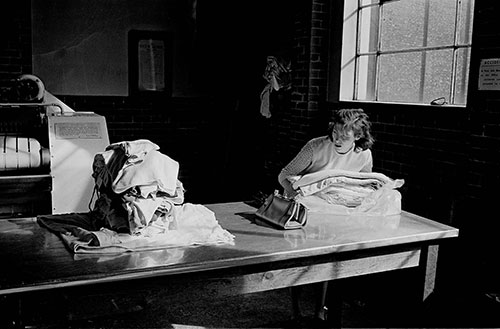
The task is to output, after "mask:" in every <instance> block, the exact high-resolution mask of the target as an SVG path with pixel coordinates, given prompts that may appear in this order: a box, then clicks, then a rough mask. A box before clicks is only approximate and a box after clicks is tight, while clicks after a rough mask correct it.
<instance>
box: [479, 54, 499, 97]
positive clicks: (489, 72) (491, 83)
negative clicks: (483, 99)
mask: <svg viewBox="0 0 500 329" xmlns="http://www.w3.org/2000/svg"><path fill="white" fill-rule="evenodd" d="M478 89H479V90H500V58H490V59H482V60H481V66H480V68H479V85H478Z"/></svg>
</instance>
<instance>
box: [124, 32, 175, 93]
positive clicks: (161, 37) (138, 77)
mask: <svg viewBox="0 0 500 329" xmlns="http://www.w3.org/2000/svg"><path fill="white" fill-rule="evenodd" d="M128 55H129V56H128V60H129V94H130V96H144V95H157V96H160V95H163V96H170V95H171V94H172V36H171V33H169V32H168V31H140V30H131V31H129V34H128Z"/></svg>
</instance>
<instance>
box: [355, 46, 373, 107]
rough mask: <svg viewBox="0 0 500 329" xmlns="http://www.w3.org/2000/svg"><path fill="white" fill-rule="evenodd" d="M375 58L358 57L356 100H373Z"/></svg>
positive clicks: (371, 56)
mask: <svg viewBox="0 0 500 329" xmlns="http://www.w3.org/2000/svg"><path fill="white" fill-rule="evenodd" d="M376 64H377V63H376V56H375V55H370V56H360V57H359V59H358V78H357V86H356V88H357V93H356V99H357V100H363V101H373V100H375V76H376V75H375V72H376Z"/></svg>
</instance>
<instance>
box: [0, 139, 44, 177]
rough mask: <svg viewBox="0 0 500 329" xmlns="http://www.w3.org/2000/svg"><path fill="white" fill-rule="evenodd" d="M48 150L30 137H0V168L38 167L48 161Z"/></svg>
mask: <svg viewBox="0 0 500 329" xmlns="http://www.w3.org/2000/svg"><path fill="white" fill-rule="evenodd" d="M47 153H48V150H47V149H42V147H41V145H40V143H39V142H38V141H37V140H36V139H34V138H30V137H16V136H2V137H0V170H17V169H29V168H38V167H40V166H41V165H42V164H43V165H46V164H47V161H50V157H49V156H48V155H47Z"/></svg>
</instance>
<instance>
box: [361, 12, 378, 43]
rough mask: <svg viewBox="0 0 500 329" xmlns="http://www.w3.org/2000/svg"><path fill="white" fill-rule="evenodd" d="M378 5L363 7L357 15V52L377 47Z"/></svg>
mask: <svg viewBox="0 0 500 329" xmlns="http://www.w3.org/2000/svg"><path fill="white" fill-rule="evenodd" d="M378 16H379V7H378V6H372V7H366V8H363V9H362V10H361V11H360V15H359V31H360V38H359V45H358V46H359V52H360V53H366V52H369V51H370V52H373V51H376V50H377V47H378V20H379V18H378Z"/></svg>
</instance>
